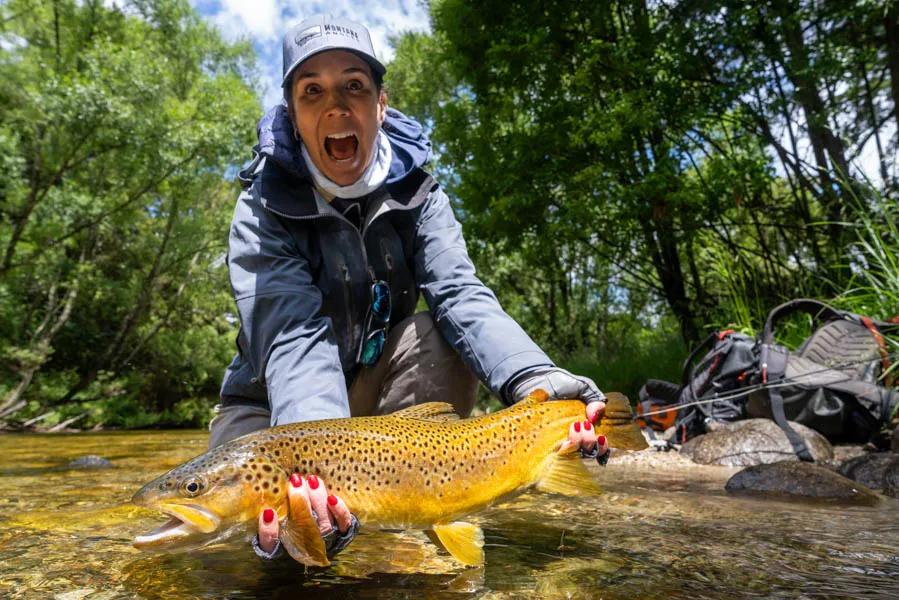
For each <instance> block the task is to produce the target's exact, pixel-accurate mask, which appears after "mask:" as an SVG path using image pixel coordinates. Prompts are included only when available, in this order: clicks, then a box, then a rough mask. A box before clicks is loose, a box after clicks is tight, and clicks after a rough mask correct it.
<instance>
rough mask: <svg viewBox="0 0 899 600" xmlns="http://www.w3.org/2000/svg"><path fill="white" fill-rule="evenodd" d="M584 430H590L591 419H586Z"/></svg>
mask: <svg viewBox="0 0 899 600" xmlns="http://www.w3.org/2000/svg"><path fill="white" fill-rule="evenodd" d="M584 431H590V421H584Z"/></svg>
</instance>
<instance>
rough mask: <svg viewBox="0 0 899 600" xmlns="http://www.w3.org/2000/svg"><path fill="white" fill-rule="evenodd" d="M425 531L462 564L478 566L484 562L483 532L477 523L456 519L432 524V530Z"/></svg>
mask: <svg viewBox="0 0 899 600" xmlns="http://www.w3.org/2000/svg"><path fill="white" fill-rule="evenodd" d="M426 533H427V534H428V537H429V538H430V539H431V541H432V542H434V543H435V544H437V545H438V546H440V547H441V548H443V549H444V550H446V551H447V552H449V553H450V555H451V556H452V557H453V558H455V559H456V560H458V561H459V562H460V563H462V564H463V565H467V566H469V567H478V566H480V565H483V564H484V532H483V531H481V528H480V527H478V526H477V525H472V524H471V523H465V522H463V521H456V522H455V523H448V524H446V525H434V528H433V531H428V532H426Z"/></svg>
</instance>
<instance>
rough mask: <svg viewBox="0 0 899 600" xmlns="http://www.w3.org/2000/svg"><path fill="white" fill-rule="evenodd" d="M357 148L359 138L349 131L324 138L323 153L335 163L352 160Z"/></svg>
mask: <svg viewBox="0 0 899 600" xmlns="http://www.w3.org/2000/svg"><path fill="white" fill-rule="evenodd" d="M358 148H359V138H357V137H356V134H355V133H353V132H351V131H344V132H341V133H332V134H331V135H329V136H327V137H326V138H325V152H326V153H327V154H328V156H329V157H330V158H331V160H334V161H337V162H343V161H348V160H352V159H353V158H354V157H355V156H356V150H357V149H358Z"/></svg>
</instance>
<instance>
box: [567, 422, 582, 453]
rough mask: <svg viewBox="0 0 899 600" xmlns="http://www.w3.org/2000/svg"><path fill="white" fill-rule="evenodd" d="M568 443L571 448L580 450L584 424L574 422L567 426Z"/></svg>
mask: <svg viewBox="0 0 899 600" xmlns="http://www.w3.org/2000/svg"><path fill="white" fill-rule="evenodd" d="M568 441H569V442H571V445H572V446H575V447H576V448H580V447H581V445H582V444H583V442H584V422H583V421H575V422H574V423H572V424H571V425H569V426H568Z"/></svg>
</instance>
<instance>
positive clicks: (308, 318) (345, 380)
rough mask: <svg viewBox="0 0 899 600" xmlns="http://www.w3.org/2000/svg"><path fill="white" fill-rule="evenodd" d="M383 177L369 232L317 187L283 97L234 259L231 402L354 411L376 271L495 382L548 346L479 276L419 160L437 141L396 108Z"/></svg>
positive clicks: (398, 314)
mask: <svg viewBox="0 0 899 600" xmlns="http://www.w3.org/2000/svg"><path fill="white" fill-rule="evenodd" d="M382 128H383V130H384V132H385V133H386V134H387V136H388V139H389V140H390V144H391V147H392V150H393V162H392V164H391V168H390V174H389V176H388V178H387V182H386V184H385V185H384V186H383V187H382V188H381V189H380V190H378V191H376V192H375V193H373V194H371V195H369V196H368V197H366V198H365V199H364V200H363V206H364V207H365V216H364V221H363V226H362V230H361V231H360V230H359V229H357V228H356V227H354V226H353V225H352V224H351V223H350V222H349V221H348V220H346V219H345V218H344V217H343V216H342V215H340V214H339V213H338V212H337V211H336V210H334V209H333V208H331V207H330V205H329V204H328V203H327V202H325V201H324V200H323V199H322V198H321V197H320V196H319V195H318V194H317V193H315V192H314V189H313V186H312V182H311V177H310V176H309V174H308V171H307V169H306V165H305V162H304V160H303V158H302V154H301V153H300V146H299V142H298V141H297V140H296V139H295V138H294V135H293V128H292V125H291V123H290V120H289V118H288V116H287V111H286V108H285V107H284V106H283V105H282V106H276V107H275V108H273V109H272V110H270V111H269V112H268V114H266V115H265V116H264V117H263V119H262V120H261V121H260V123H259V126H258V135H259V143H258V144H257V145H256V146H255V147H254V154H255V157H254V159H253V160H252V161H251V162H250V163H249V164H248V166H247V167H246V168H245V169H244V170H243V171H241V173H240V178H241V181H242V183H243V185H244V191H243V193H241V195H240V197H239V198H238V200H237V207H236V209H235V212H234V219H233V221H232V224H231V232H230V240H229V252H228V267H229V272H230V277H231V286H232V289H233V292H234V298H235V301H236V303H237V309H238V313H239V316H240V322H241V329H240V333H239V334H238V340H237V344H238V354H237V356H235V358H234V360H233V361H232V362H231V364H230V366H229V367H228V369H227V371H226V372H225V377H224V381H223V383H222V392H221V393H222V401H223V403H225V404H241V403H243V404H257V405H263V406H269V407H270V408H271V411H272V425H279V424H284V423H293V422H298V421H309V420H315V419H326V418H335V417H347V416H350V414H349V404H348V399H347V392H348V388H349V385H350V384H351V382H352V379H353V377H354V376H355V374H356V373H357V372H358V369H359V368H360V367H359V366H357V364H356V359H357V353H358V349H359V345H360V343H361V339H362V337H363V335H364V333H365V332H364V331H363V329H364V324H365V318H366V315H367V311H368V308H369V305H370V302H371V284H372V281H373V280H378V279H380V280H384V281H386V282H387V283H388V284H389V285H390V289H391V298H392V303H393V309H392V313H391V315H392V316H391V322H392V323H397V322H398V321H400V320H402V319H404V318H406V317H408V316H410V315H411V314H412V313H413V312H414V310H415V307H416V304H417V302H418V298H419V293H423V294H424V298H425V301H426V302H427V305H428V307H429V308H430V310H431V313H432V315H433V317H434V321H435V322H436V324H437V327H438V329H439V330H440V332H441V334H442V335H443V336H444V338H445V339H446V340H447V342H449V344H450V345H451V346H452V347H453V348H455V349H456V350H457V351H458V352H459V354H460V355H461V356H462V358H463V360H464V361H465V363H466V364H467V365H468V366H469V367H470V368H471V369H472V371H473V372H474V373H475V374H476V375H477V376H478V378H480V380H481V381H482V382H484V384H485V385H486V386H487V387H488V388H489V389H490V390H491V391H492V392H493V393H495V394H497V395H503V394H504V393H505V392H506V391H507V389H506V388H507V387H508V384H509V383H510V382H511V381H512V380H513V379H515V378H517V377H519V376H522V375H524V374H526V373H528V372H529V371H531V370H533V369H536V368H545V367H547V366H553V363H552V361H551V360H550V359H549V357H547V356H546V354H545V353H544V352H543V351H542V350H541V349H540V348H539V347H538V346H537V345H536V344H535V343H534V342H533V341H532V340H531V339H530V337H528V335H527V334H526V333H525V332H524V331H523V330H522V328H521V327H520V326H519V325H518V324H517V323H516V322H515V321H514V320H513V319H512V318H511V317H509V315H507V314H506V313H505V312H504V311H503V309H502V307H500V305H499V302H498V301H497V299H496V296H495V295H494V294H493V292H491V291H490V290H489V289H488V288H487V287H486V286H484V284H483V283H481V281H480V280H479V279H478V278H477V276H476V275H475V269H474V266H473V265H472V262H471V259H470V258H469V256H468V252H467V250H466V248H465V241H464V239H463V238H462V227H461V226H460V224H459V222H458V221H457V220H456V217H455V215H454V214H453V210H452V207H451V205H450V202H449V199H448V198H447V196H446V194H445V193H444V192H443V191H442V190H441V188H440V186H439V185H437V184H436V183H435V182H434V180H433V179H432V178H431V177H430V175H428V173H426V172H425V171H424V170H423V168H422V167H423V166H424V164H425V163H426V162H427V160H428V158H429V154H430V141H429V140H428V139H427V137H426V136H425V135H424V133H423V131H422V127H421V125H419V124H418V123H417V122H416V121H414V120H412V119H410V118H408V117H406V116H405V115H403V114H402V113H400V112H399V111H397V110H394V109H389V110H388V112H387V117H386V119H385V121H384V124H383V126H382Z"/></svg>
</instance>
